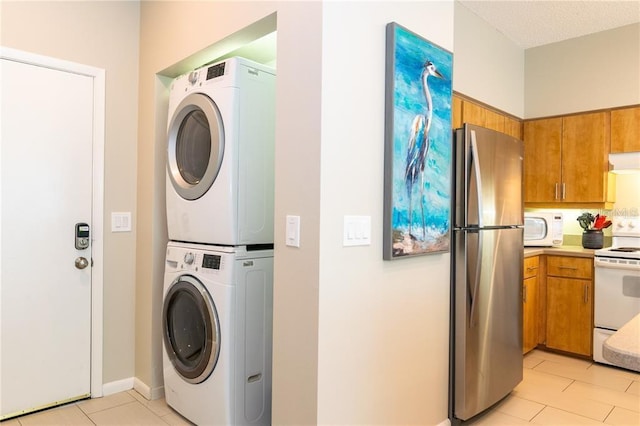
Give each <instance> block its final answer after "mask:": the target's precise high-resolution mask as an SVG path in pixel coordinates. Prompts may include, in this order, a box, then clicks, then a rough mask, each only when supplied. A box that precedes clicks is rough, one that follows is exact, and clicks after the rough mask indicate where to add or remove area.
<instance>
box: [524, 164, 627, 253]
mask: <svg viewBox="0 0 640 426" xmlns="http://www.w3.org/2000/svg"><path fill="white" fill-rule="evenodd" d="M526 211H554V212H555V211H560V212H562V215H563V217H564V226H563V231H564V245H572V246H579V245H582V228H580V225H579V224H578V221H577V219H578V216H580V215H581V214H582V213H584V212H590V213H592V214H594V215H595V214H597V213H599V214H605V215H607V216H609V217H611V216H640V173H630V174H619V175H617V176H616V202H615V204H614V208H613V209H612V210H585V209H526ZM611 229H612V228H607V229H605V230H604V245H605V247H608V246H610V245H611Z"/></svg>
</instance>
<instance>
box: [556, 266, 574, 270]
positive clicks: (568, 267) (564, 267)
mask: <svg viewBox="0 0 640 426" xmlns="http://www.w3.org/2000/svg"><path fill="white" fill-rule="evenodd" d="M558 268H559V269H570V270H572V271H577V270H578V267H577V266H558Z"/></svg>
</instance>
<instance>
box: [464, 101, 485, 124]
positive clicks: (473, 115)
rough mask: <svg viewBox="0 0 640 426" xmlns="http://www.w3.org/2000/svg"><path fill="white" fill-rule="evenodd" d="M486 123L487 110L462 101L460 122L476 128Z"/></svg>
mask: <svg viewBox="0 0 640 426" xmlns="http://www.w3.org/2000/svg"><path fill="white" fill-rule="evenodd" d="M486 121H487V109H486V108H484V107H482V106H480V105H478V104H475V103H473V102H469V101H467V100H464V99H463V100H462V122H463V123H470V124H475V125H477V126H482V127H485V126H486Z"/></svg>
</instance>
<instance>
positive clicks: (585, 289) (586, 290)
mask: <svg viewBox="0 0 640 426" xmlns="http://www.w3.org/2000/svg"><path fill="white" fill-rule="evenodd" d="M583 299H584V303H585V304H587V302H588V301H589V285H587V284H584V298H583Z"/></svg>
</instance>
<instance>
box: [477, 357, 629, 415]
mask: <svg viewBox="0 0 640 426" xmlns="http://www.w3.org/2000/svg"><path fill="white" fill-rule="evenodd" d="M524 367H525V368H524V371H523V376H524V377H523V380H522V382H521V383H520V384H519V385H518V386H517V387H516V388H515V389H514V391H513V392H512V393H511V395H509V396H508V397H507V398H505V399H504V400H502V401H501V402H500V403H499V404H497V405H496V406H495V407H494V408H492V409H491V410H490V411H489V412H488V413H486V414H485V415H482V416H480V417H478V418H477V419H474V420H473V421H472V422H471V424H472V425H473V426H486V425H505V426H506V425H508V426H517V425H530V424H536V425H550V426H551V425H552V426H560V425H567V426H574V425H602V424H606V425H621V426H622V425H624V426H631V425H633V426H638V425H640V374H638V373H634V372H631V371H628V370H623V369H619V368H615V367H608V366H604V365H601V364H595V363H593V362H589V361H584V360H581V359H576V358H571V357H566V356H562V355H558V354H554V353H550V352H544V351H539V350H534V351H532V352H530V353H529V354H527V355H526V356H525V358H524Z"/></svg>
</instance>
